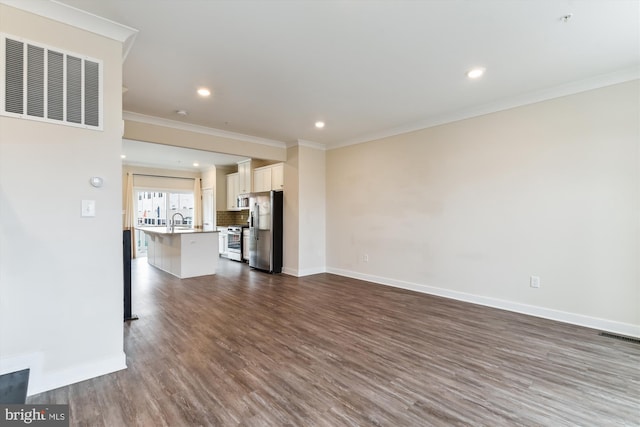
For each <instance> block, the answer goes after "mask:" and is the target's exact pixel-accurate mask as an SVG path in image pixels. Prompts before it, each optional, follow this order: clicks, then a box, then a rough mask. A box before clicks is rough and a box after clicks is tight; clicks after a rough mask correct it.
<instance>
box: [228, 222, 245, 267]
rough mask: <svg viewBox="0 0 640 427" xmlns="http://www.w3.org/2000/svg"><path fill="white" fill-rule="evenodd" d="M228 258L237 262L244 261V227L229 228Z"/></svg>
mask: <svg viewBox="0 0 640 427" xmlns="http://www.w3.org/2000/svg"><path fill="white" fill-rule="evenodd" d="M227 256H228V257H229V259H232V260H235V261H242V226H241V225H230V226H229V227H227Z"/></svg>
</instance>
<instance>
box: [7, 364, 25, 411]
mask: <svg viewBox="0 0 640 427" xmlns="http://www.w3.org/2000/svg"><path fill="white" fill-rule="evenodd" d="M28 387H29V369H23V370H22V371H16V372H11V373H8V374H4V375H0V403H5V404H6V403H10V404H23V405H24V404H25V403H26V401H27V388H28Z"/></svg>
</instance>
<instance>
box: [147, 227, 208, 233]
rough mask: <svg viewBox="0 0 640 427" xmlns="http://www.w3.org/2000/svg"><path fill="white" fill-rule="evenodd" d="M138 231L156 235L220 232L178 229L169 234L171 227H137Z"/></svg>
mask: <svg viewBox="0 0 640 427" xmlns="http://www.w3.org/2000/svg"><path fill="white" fill-rule="evenodd" d="M136 230H140V231H144V232H145V233H154V234H184V233H187V234H199V233H217V232H218V230H207V231H203V230H194V229H193V228H181V227H176V228H175V230H174V231H173V232H169V227H136Z"/></svg>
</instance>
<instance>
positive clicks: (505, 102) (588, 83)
mask: <svg viewBox="0 0 640 427" xmlns="http://www.w3.org/2000/svg"><path fill="white" fill-rule="evenodd" d="M638 79H640V66H634V67H629V68H625V69H622V70H619V71H616V72H613V73H607V74H601V75H599V76H595V77H591V78H588V79H584V80H579V81H576V82H571V83H567V84H563V85H559V86H555V87H552V88H548V89H543V90H539V91H534V92H529V93H526V94H523V95H518V96H515V97H508V98H504V99H501V100H499V101H496V102H492V103H488V104H483V105H479V106H475V107H471V108H466V109H463V110H459V111H454V112H451V113H446V114H440V115H435V116H432V117H429V118H427V119H425V120H421V121H418V122H413V123H409V124H406V125H403V126H398V127H395V128H391V129H387V130H384V131H381V132H374V133H369V134H364V135H361V136H359V137H356V138H352V139H348V140H346V141H343V142H339V143H337V144H332V145H331V147H330V148H329V149H330V150H333V149H336V148H341V147H346V146H349V145H355V144H361V143H364V142H369V141H375V140H377V139H383V138H389V137H392V136H396V135H401V134H403V133H409V132H414V131H418V130H422V129H427V128H430V127H434V126H439V125H443V124H447V123H452V122H457V121H459V120H464V119H470V118H473V117H478V116H482V115H485V114H490V113H495V112H498V111H504V110H508V109H510V108H516V107H521V106H524V105H529V104H535V103H537V102H542V101H547V100H550V99H554V98H560V97H563V96H567V95H573V94H576V93H580V92H586V91H589V90H593V89H599V88H602V87H606V86H611V85H615V84H618V83H624V82H628V81H631V80H638Z"/></svg>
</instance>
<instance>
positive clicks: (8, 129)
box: [0, 4, 126, 394]
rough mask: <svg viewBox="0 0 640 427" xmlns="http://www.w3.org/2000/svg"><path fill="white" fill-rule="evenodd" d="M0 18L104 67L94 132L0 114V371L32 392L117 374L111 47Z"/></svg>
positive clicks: (116, 147) (3, 9)
mask: <svg viewBox="0 0 640 427" xmlns="http://www.w3.org/2000/svg"><path fill="white" fill-rule="evenodd" d="M0 16H2V19H0V31H2V32H5V33H7V34H11V35H14V36H19V37H24V38H25V39H28V40H32V41H35V42H40V43H44V44H47V45H49V46H53V47H57V48H60V49H63V50H66V51H71V52H75V53H79V54H84V55H88V56H91V57H94V58H99V59H102V60H103V61H104V62H103V66H104V131H94V130H85V129H81V128H73V127H67V126H62V125H56V124H48V123H41V122H36V121H30V120H22V119H15V118H8V117H0V373H3V372H10V371H13V370H16V369H22V368H26V367H29V368H31V378H30V384H29V394H35V393H38V392H41V391H45V390H49V389H53V388H57V387H60V386H63V385H67V384H70V383H73V382H77V381H81V380H84V379H87V378H91V377H95V376H98V375H102V374H105V373H108V372H113V371H115V370H119V369H123V368H125V367H126V365H125V354H124V352H123V284H122V283H123V274H122V224H121V210H122V203H121V200H122V194H121V192H122V182H121V159H120V150H121V120H122V99H121V98H122V89H121V88H122V77H121V76H122V45H121V43H119V42H116V41H113V40H109V39H106V38H103V37H100V36H98V35H95V34H92V33H88V32H85V31H81V30H78V29H74V28H73V27H71V26H68V25H63V24H59V23H56V22H54V21H51V20H48V19H46V18H43V17H39V16H35V15H31V14H29V13H26V12H23V11H20V10H17V9H14V8H11V7H8V6H5V5H2V4H0ZM91 176H100V177H102V178H103V179H104V186H103V187H102V188H93V187H91V186H90V185H89V181H88V180H89V177H91ZM82 200H94V201H95V202H96V216H95V217H93V218H82V217H81V202H82Z"/></svg>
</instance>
